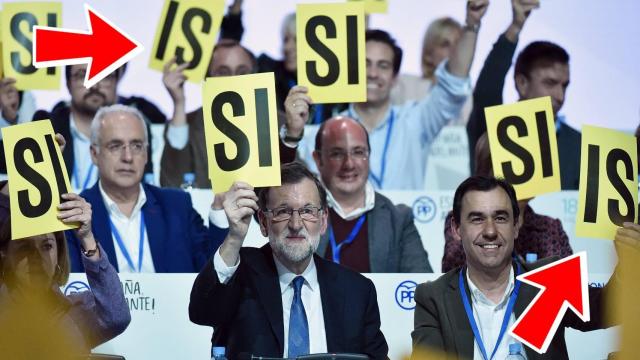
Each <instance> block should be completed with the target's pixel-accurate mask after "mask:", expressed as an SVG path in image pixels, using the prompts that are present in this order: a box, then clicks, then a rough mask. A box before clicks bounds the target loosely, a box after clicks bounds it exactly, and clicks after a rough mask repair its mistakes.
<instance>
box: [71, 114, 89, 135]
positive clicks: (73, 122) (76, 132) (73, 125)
mask: <svg viewBox="0 0 640 360" xmlns="http://www.w3.org/2000/svg"><path fill="white" fill-rule="evenodd" d="M69 129H70V130H71V137H72V138H73V139H74V140H80V141H83V142H89V141H91V140H90V139H89V138H88V137H86V136H85V135H84V134H83V133H82V132H80V130H78V127H77V126H76V119H75V117H73V114H69Z"/></svg>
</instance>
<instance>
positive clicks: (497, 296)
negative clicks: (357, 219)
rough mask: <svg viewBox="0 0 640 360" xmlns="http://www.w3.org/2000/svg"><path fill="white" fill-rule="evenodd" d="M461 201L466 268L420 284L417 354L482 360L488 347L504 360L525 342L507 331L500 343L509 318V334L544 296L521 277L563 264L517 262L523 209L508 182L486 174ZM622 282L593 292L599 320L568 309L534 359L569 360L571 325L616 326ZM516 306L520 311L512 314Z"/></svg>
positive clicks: (457, 202) (458, 215)
mask: <svg viewBox="0 0 640 360" xmlns="http://www.w3.org/2000/svg"><path fill="white" fill-rule="evenodd" d="M453 201H454V205H453V221H452V223H451V230H452V233H453V236H454V238H455V239H456V240H457V241H461V242H462V246H463V247H464V252H465V256H466V265H465V266H464V267H462V268H456V269H454V270H451V271H449V272H448V273H446V274H444V275H442V276H441V277H440V278H438V279H437V280H436V281H433V282H429V283H424V284H420V285H419V286H418V287H417V289H416V293H415V301H416V309H415V315H414V316H415V318H414V326H415V328H414V331H413V332H412V334H411V337H412V338H413V345H414V350H419V348H421V347H425V348H428V349H432V350H434V349H435V350H441V351H445V352H446V353H447V354H448V357H447V358H452V359H453V358H455V359H458V358H461V359H472V358H475V359H479V358H482V357H483V355H482V350H481V347H480V346H479V344H484V349H485V351H486V354H487V355H486V356H485V358H488V357H489V356H490V355H491V353H492V352H493V351H494V348H496V350H495V357H494V358H495V359H504V358H505V357H506V355H507V354H508V353H509V351H508V350H509V344H512V343H515V342H518V341H517V340H516V339H514V338H513V337H511V336H510V335H508V333H507V332H506V330H505V333H504V336H503V338H502V339H501V340H500V337H499V333H500V330H501V324H503V321H504V323H505V324H507V326H506V327H505V329H509V328H510V327H511V326H512V325H513V324H514V322H515V319H516V317H519V316H520V315H521V314H522V313H523V312H524V310H525V309H526V307H527V306H528V305H529V303H530V302H531V301H532V300H533V298H534V297H535V296H536V295H537V293H538V291H539V290H538V289H537V288H535V287H533V286H530V285H527V284H524V283H520V282H519V281H516V280H515V276H516V275H517V274H518V273H524V272H527V271H530V270H532V269H535V268H538V267H540V266H543V265H546V264H548V263H550V262H552V261H555V260H557V259H555V258H547V259H543V260H540V261H538V262H535V263H530V264H524V263H522V262H521V261H520V260H518V259H514V258H512V253H513V244H514V238H516V237H517V236H518V230H519V224H518V221H517V219H518V215H519V214H518V213H519V208H518V203H517V201H516V195H515V191H514V190H513V187H512V186H511V185H509V184H508V183H506V182H504V181H503V180H497V179H495V178H491V177H483V176H474V177H471V178H468V179H467V180H465V181H464V182H463V183H462V184H460V186H459V187H458V189H457V190H456V193H455V195H454V200H453ZM626 225H627V226H631V225H632V224H626ZM635 247H636V249H637V248H638V245H637V244H636V245H635ZM635 251H637V250H635ZM621 281H622V280H620V279H619V274H618V272H617V271H616V272H615V273H614V275H613V276H612V277H611V280H610V281H609V283H608V284H607V285H606V286H605V287H604V288H591V287H590V288H589V304H590V305H589V310H590V319H591V320H590V321H589V322H586V323H585V322H582V320H580V318H578V317H577V316H576V315H575V314H574V313H573V312H571V311H568V312H567V313H566V314H565V316H564V318H563V319H562V322H561V324H560V326H559V327H558V330H557V332H556V334H555V336H554V337H553V339H552V340H551V343H550V345H549V347H548V349H547V351H546V353H544V354H538V353H537V352H535V351H534V350H532V349H530V348H528V347H525V349H524V350H523V351H525V352H526V356H527V358H528V359H530V360H531V359H568V354H567V346H566V343H565V339H564V329H565V327H572V328H575V329H578V330H581V331H589V330H595V329H602V328H605V327H607V326H610V325H612V324H608V323H607V322H605V321H604V319H603V317H604V311H605V305H606V304H605V300H606V296H607V295H609V294H610V293H611V291H614V290H615V289H616V288H619V286H620V285H619V284H620V283H621ZM518 288H519V290H517V289H518ZM465 299H466V301H467V302H468V303H469V304H471V305H470V306H469V309H470V310H469V312H468V311H467V310H466V309H465V305H464V302H465ZM510 304H512V305H511V306H512V308H513V311H511V312H510V313H508V312H507V309H509V307H510V306H509V305H510ZM474 325H475V326H474ZM503 326H504V325H503ZM474 327H475V329H476V330H477V331H474V330H473V329H474ZM476 333H477V334H478V335H476ZM479 334H481V335H479ZM414 355H415V354H414Z"/></svg>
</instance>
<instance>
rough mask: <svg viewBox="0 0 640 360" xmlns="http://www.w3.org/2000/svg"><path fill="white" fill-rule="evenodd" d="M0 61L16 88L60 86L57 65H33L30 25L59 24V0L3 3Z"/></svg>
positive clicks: (5, 74)
mask: <svg viewBox="0 0 640 360" xmlns="http://www.w3.org/2000/svg"><path fill="white" fill-rule="evenodd" d="M0 22H1V24H0V25H1V26H2V30H0V33H1V38H0V42H1V43H2V47H3V49H2V64H3V65H4V71H3V73H4V76H6V77H12V78H15V79H16V84H15V86H16V88H17V89H18V90H34V89H39V90H57V89H59V88H60V72H61V70H60V69H57V68H55V67H49V68H41V69H37V68H36V67H35V66H33V42H32V41H31V39H32V36H33V27H34V26H35V25H43V26H51V27H60V26H61V25H62V3H59V2H13V3H5V4H4V5H3V8H2V19H1V20H0Z"/></svg>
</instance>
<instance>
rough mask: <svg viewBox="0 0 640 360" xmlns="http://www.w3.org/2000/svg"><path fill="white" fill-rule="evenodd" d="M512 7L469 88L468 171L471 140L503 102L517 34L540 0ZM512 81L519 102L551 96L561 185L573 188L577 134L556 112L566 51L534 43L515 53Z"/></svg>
mask: <svg viewBox="0 0 640 360" xmlns="http://www.w3.org/2000/svg"><path fill="white" fill-rule="evenodd" d="M511 5H512V13H513V20H512V22H511V24H510V25H509V27H508V28H507V30H506V31H505V32H504V33H503V34H501V35H500V37H499V38H498V40H497V41H496V43H495V44H494V45H493V49H491V52H490V53H489V55H488V56H487V59H486V60H485V61H484V65H483V66H482V70H481V71H480V74H479V75H478V81H477V82H476V87H475V89H474V91H473V108H472V110H471V115H470V116H469V122H468V123H467V135H468V138H469V159H470V162H469V165H470V168H471V172H473V169H474V158H475V156H474V151H475V145H476V142H477V141H478V139H479V138H480V136H482V134H483V133H484V132H486V131H487V120H486V118H485V114H484V109H485V108H486V107H488V106H494V105H501V104H502V91H503V88H504V81H505V77H506V76H507V72H508V71H509V68H511V59H512V58H513V54H514V53H515V51H516V46H517V45H518V37H519V36H520V32H521V31H522V28H523V27H524V24H525V22H526V20H527V18H528V16H529V14H530V13H531V11H532V10H533V9H535V8H538V7H539V6H540V3H539V1H537V0H533V1H525V0H513V1H511ZM514 80H515V81H514V82H515V86H516V90H517V92H518V96H519V97H520V100H528V99H534V98H538V97H543V96H550V97H551V104H552V108H553V115H554V117H555V124H556V137H557V142H558V157H559V161H560V180H561V187H562V190H578V184H579V182H580V176H579V175H580V143H581V134H580V132H578V131H577V130H575V129H574V128H572V127H571V126H569V125H568V124H567V123H566V121H565V119H564V116H562V115H559V112H560V109H561V108H562V105H563V104H564V100H565V95H566V92H567V87H568V86H569V80H570V76H569V54H568V53H567V52H566V50H565V49H563V48H562V47H560V46H559V45H557V44H554V43H551V42H548V41H534V42H532V43H530V44H529V45H527V47H525V48H524V49H523V50H522V51H521V52H520V54H519V55H518V58H517V60H516V65H515V69H514Z"/></svg>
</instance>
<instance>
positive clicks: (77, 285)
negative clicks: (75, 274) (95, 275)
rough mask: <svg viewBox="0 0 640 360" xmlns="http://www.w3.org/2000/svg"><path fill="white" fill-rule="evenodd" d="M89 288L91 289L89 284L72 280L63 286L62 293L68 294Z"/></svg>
mask: <svg viewBox="0 0 640 360" xmlns="http://www.w3.org/2000/svg"><path fill="white" fill-rule="evenodd" d="M89 290H91V288H90V287H89V284H87V283H84V282H82V281H72V282H70V283H69V284H68V285H67V286H66V287H65V288H64V295H65V296H68V295H71V294H75V293H79V292H83V291H89Z"/></svg>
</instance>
